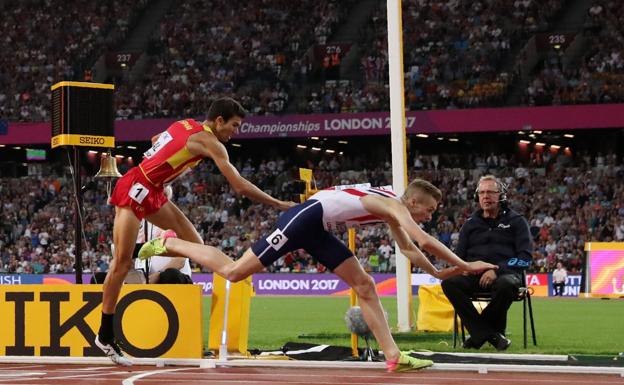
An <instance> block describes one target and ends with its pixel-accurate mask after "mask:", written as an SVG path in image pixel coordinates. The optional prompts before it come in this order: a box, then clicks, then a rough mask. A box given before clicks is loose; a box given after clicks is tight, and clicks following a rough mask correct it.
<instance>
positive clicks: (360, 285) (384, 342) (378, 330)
mask: <svg viewBox="0 0 624 385" xmlns="http://www.w3.org/2000/svg"><path fill="white" fill-rule="evenodd" d="M333 272H334V274H336V275H337V276H339V277H340V278H341V279H342V280H343V281H345V282H346V283H347V284H348V285H349V286H351V287H352V288H353V290H355V292H356V293H357V296H358V301H359V303H360V308H361V309H362V314H363V315H364V320H365V321H366V324H367V325H368V327H369V328H370V330H371V332H372V333H373V335H374V336H375V339H376V340H377V342H378V343H379V346H380V347H381V350H382V351H383V352H384V356H385V358H386V360H396V359H398V357H399V354H400V353H401V352H400V350H399V347H398V346H397V344H396V342H394V338H392V334H390V327H389V326H388V321H386V317H385V316H384V312H383V308H382V306H381V302H380V301H379V296H378V295H377V289H376V288H375V281H373V277H371V276H370V275H368V274H367V273H366V272H365V271H364V269H362V266H361V265H360V264H359V263H358V261H357V259H356V258H355V257H351V258H349V259H347V260H346V261H344V262H343V263H341V264H340V266H338V267H337V268H336V269H334V271H333Z"/></svg>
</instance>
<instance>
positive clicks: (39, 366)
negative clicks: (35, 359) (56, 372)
mask: <svg viewBox="0 0 624 385" xmlns="http://www.w3.org/2000/svg"><path fill="white" fill-rule="evenodd" d="M45 367H46V366H45V365H17V366H4V365H0V370H8V369H32V368H41V369H45Z"/></svg>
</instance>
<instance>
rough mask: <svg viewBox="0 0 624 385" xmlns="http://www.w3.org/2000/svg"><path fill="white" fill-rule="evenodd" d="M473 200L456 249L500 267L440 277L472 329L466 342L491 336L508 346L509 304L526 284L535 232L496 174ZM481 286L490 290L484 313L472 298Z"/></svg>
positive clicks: (469, 345) (475, 343)
mask: <svg viewBox="0 0 624 385" xmlns="http://www.w3.org/2000/svg"><path fill="white" fill-rule="evenodd" d="M475 200H478V202H479V206H480V209H479V210H477V211H475V212H474V213H473V214H472V215H471V216H470V218H468V220H467V221H466V223H465V224H464V225H463V226H462V228H461V231H460V233H459V241H458V245H457V250H455V253H456V254H457V255H458V256H459V257H460V258H462V259H464V260H466V261H477V260H482V261H485V262H489V263H492V264H495V265H498V266H499V268H498V270H496V271H494V270H487V271H485V272H484V273H482V274H480V275H459V276H455V277H452V278H449V279H447V280H444V281H443V282H442V290H444V294H446V296H447V297H448V299H449V301H450V302H451V304H453V307H454V308H455V311H456V312H457V314H459V317H460V318H461V320H462V322H463V324H464V325H465V326H466V328H467V329H468V332H469V333H470V338H468V339H467V340H466V342H465V343H464V348H474V349H479V348H481V346H482V345H483V344H484V343H485V342H486V341H487V342H489V343H490V344H492V345H493V346H494V347H495V348H496V349H497V350H505V349H507V348H508V347H509V345H511V340H509V339H508V338H506V337H505V327H506V324H507V310H508V309H509V307H510V306H511V304H512V302H513V301H514V299H515V298H516V297H517V295H518V289H519V288H520V287H522V286H524V282H522V269H526V268H527V267H528V266H529V265H530V264H531V259H532V256H531V251H532V247H533V246H532V241H531V235H530V232H529V225H528V223H527V221H526V219H524V217H523V216H522V215H520V214H518V213H517V212H515V211H513V210H511V209H510V208H509V207H507V204H506V202H505V201H506V200H507V196H506V186H505V184H504V183H502V182H500V181H499V180H498V179H497V178H496V177H495V176H493V175H486V176H483V177H481V179H479V183H478V185H477V190H476V192H475ZM479 292H491V295H492V300H491V302H490V303H489V304H488V305H487V307H486V308H485V309H484V310H483V311H482V312H481V314H479V312H477V309H475V307H474V306H473V304H472V301H471V299H470V298H471V296H473V295H474V294H475V293H479Z"/></svg>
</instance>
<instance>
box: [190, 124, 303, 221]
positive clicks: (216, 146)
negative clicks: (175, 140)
mask: <svg viewBox="0 0 624 385" xmlns="http://www.w3.org/2000/svg"><path fill="white" fill-rule="evenodd" d="M207 135H208V134H205V133H201V134H195V135H193V136H192V139H189V141H188V142H187V147H188V149H189V151H190V152H191V153H192V154H197V155H203V156H205V157H209V158H212V160H213V161H214V162H215V164H216V165H217V167H218V168H219V171H221V173H222V174H223V176H224V177H225V179H227V181H228V183H229V184H230V185H231V186H232V188H233V189H234V191H235V192H236V193H237V194H241V195H244V196H246V197H248V198H249V199H251V200H253V201H256V202H260V203H264V204H267V205H270V206H273V207H276V208H278V209H280V210H287V209H289V208H291V207H292V206H294V205H295V203H294V202H286V201H282V200H279V199H275V198H273V197H272V196H270V195H269V194H267V193H265V192H264V191H262V190H260V189H259V188H258V187H257V186H256V185H254V184H253V183H251V182H250V181H248V180H247V179H245V178H243V177H242V176H241V175H240V173H239V172H238V170H237V169H236V167H234V165H232V163H230V158H229V156H228V153H227V151H226V149H225V146H224V145H223V144H222V143H221V142H219V141H218V140H216V139H214V138H209V137H207Z"/></svg>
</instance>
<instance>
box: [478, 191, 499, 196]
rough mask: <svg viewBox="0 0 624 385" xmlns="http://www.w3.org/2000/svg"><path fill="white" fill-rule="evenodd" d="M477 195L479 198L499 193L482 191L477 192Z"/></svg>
mask: <svg viewBox="0 0 624 385" xmlns="http://www.w3.org/2000/svg"><path fill="white" fill-rule="evenodd" d="M477 194H479V195H481V196H484V195H496V194H500V191H491V190H483V191H479V192H477Z"/></svg>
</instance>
